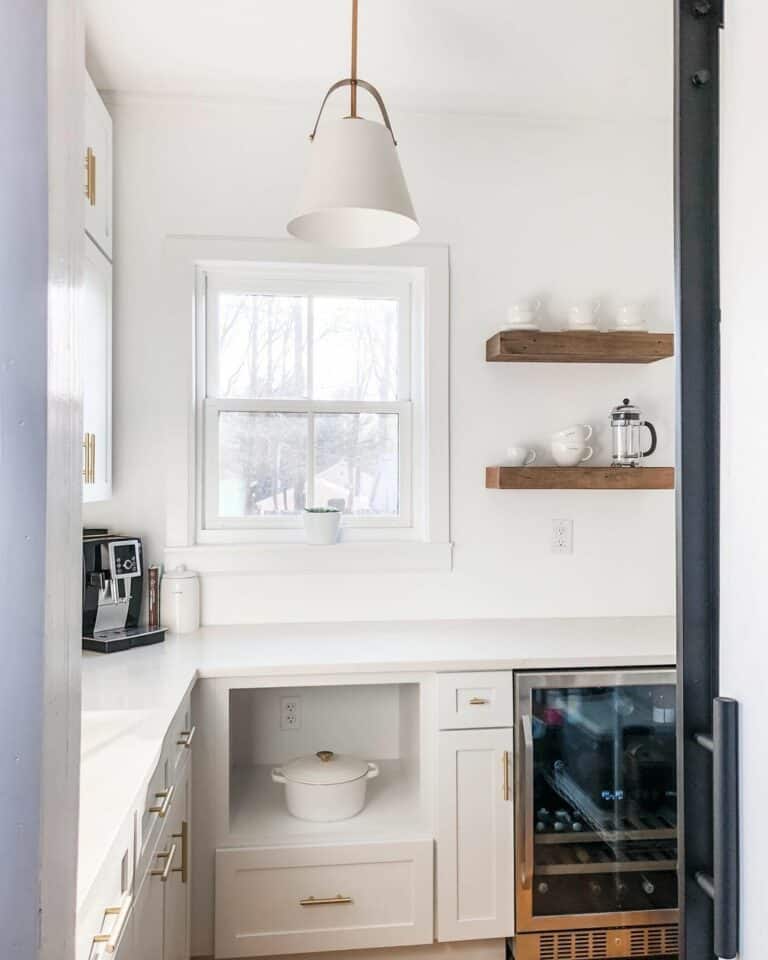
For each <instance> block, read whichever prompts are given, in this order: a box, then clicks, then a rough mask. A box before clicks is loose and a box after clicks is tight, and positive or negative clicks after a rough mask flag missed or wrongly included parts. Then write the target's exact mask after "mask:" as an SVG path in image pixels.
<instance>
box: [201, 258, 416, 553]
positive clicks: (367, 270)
mask: <svg viewBox="0 0 768 960" xmlns="http://www.w3.org/2000/svg"><path fill="white" fill-rule="evenodd" d="M418 273H419V272H418V271H414V270H412V269H403V268H401V267H396V268H391V267H386V266H381V267H379V266H370V265H365V266H363V265H352V264H330V263H325V264H316V263H309V262H291V263H275V262H259V261H257V262H249V263H243V262H239V263H227V262H221V261H218V262H216V261H214V262H198V263H197V264H196V314H197V338H196V339H197V350H196V354H197V356H196V365H197V371H198V376H197V382H198V392H197V414H198V415H197V421H198V429H197V449H196V463H197V469H196V474H197V476H196V483H197V497H196V500H197V516H196V540H197V542H198V543H210V544H217V543H219V544H220V543H247V542H253V543H258V542H270V543H274V542H278V543H279V542H284V543H291V542H301V541H303V538H304V534H303V523H302V518H301V514H300V513H299V514H293V515H286V516H268V517H221V516H219V515H218V469H219V457H218V452H219V451H218V415H219V413H220V412H221V411H233V412H264V413H269V412H284V413H292V412H295V413H306V414H307V417H308V423H309V428H310V434H309V438H308V457H309V461H308V463H310V464H311V458H312V455H313V452H314V451H313V435H312V432H311V431H312V427H313V423H314V417H315V416H316V415H317V414H322V413H367V412H369V413H393V414H396V415H397V416H398V454H399V461H398V487H399V490H398V494H399V507H400V511H399V514H398V515H397V516H392V517H387V516H380V517H367V516H356V515H353V514H344V515H343V517H342V526H343V530H344V533H343V537H344V539H345V540H352V541H355V540H374V539H375V540H389V539H417V540H424V539H427V536H426V534H427V530H426V523H427V517H426V504H423V507H422V509H420V506H422V503H423V500H424V496H423V494H425V491H426V477H425V475H424V474H425V460H426V457H425V455H424V451H423V449H422V448H423V444H424V438H425V436H426V430H425V429H424V426H425V425H424V424H423V423H421V421H422V420H423V416H424V407H425V404H424V403H423V399H424V394H425V382H424V381H425V371H424V357H425V350H424V344H423V339H424V301H425V297H424V291H423V290H422V289H420V286H421V284H420V283H419V281H420V277H419V275H418ZM256 288H257V289H258V292H260V293H261V292H263V293H267V294H269V293H277V292H280V293H283V294H285V295H286V296H290V295H293V294H296V295H300V296H308V297H309V298H310V306H309V308H308V318H307V330H306V337H307V347H306V349H307V354H306V357H307V393H308V394H309V393H310V392H311V377H312V309H311V298H312V297H316V296H323V295H331V296H343V295H348V296H360V297H361V298H364V297H381V298H386V299H395V298H396V299H397V300H398V302H399V303H400V309H399V311H398V319H399V331H398V347H399V356H398V396H397V399H395V400H391V401H364V400H360V401H322V400H314V399H310V398H309V397H305V398H300V399H297V398H292V399H269V400H252V399H238V398H226V399H224V398H220V397H218V396H211V394H212V393H216V392H217V384H216V376H217V369H216V368H217V359H218V325H217V323H216V322H209V316H208V312H209V307H210V304H211V303H212V301H213V299H214V297H215V296H216V295H217V294H218V293H219V292H220V291H222V290H225V291H226V292H233V293H238V292H243V293H244V292H248V293H253V292H254V289H256ZM311 478H312V471H311V468H310V469H308V482H309V484H310V491H309V494H310V497H311V483H312V479H311ZM420 495H421V496H420Z"/></svg>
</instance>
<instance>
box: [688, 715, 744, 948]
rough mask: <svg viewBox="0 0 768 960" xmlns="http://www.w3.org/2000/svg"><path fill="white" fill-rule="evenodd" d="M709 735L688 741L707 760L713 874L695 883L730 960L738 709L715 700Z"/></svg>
mask: <svg viewBox="0 0 768 960" xmlns="http://www.w3.org/2000/svg"><path fill="white" fill-rule="evenodd" d="M712 707H713V709H712V721H713V722H712V733H711V735H710V734H707V733H696V734H694V740H695V741H696V743H698V745H699V746H700V747H703V748H704V749H705V750H708V751H709V752H711V754H712V821H713V823H712V826H713V831H714V837H713V841H714V842H713V850H714V865H713V866H714V869H713V871H712V874H711V875H710V874H708V873H705V872H704V871H703V870H699V871H697V872H696V875H695V879H696V882H697V883H698V885H699V886H700V887H701V889H702V890H703V891H704V892H705V893H706V894H707V896H708V897H710V898H711V899H712V902H713V904H714V928H715V929H714V948H715V953H716V955H717V956H718V957H722V958H723V960H732V958H733V957H735V956H736V955H737V954H738V952H739V872H740V870H739V705H738V703H737V702H736V701H735V700H731V699H730V698H728V697H715V700H714V703H713V705H712Z"/></svg>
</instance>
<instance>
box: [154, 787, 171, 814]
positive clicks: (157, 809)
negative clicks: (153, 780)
mask: <svg viewBox="0 0 768 960" xmlns="http://www.w3.org/2000/svg"><path fill="white" fill-rule="evenodd" d="M175 790H176V787H168V789H167V790H161V791H160V792H159V793H156V794H155V798H156V799H158V800H159V799H162V801H163V802H162V803H158V804H155V805H153V806H151V807H150V808H149V812H150V813H156V814H158V816H161V817H164V816H165V815H166V813H168V808H169V807H170V806H171V801H172V800H173V794H174V791H175Z"/></svg>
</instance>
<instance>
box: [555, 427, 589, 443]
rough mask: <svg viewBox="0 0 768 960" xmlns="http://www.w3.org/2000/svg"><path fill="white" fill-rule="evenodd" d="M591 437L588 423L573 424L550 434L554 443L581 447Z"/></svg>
mask: <svg viewBox="0 0 768 960" xmlns="http://www.w3.org/2000/svg"><path fill="white" fill-rule="evenodd" d="M591 437H592V427H591V426H590V425H589V424H588V423H574V424H571V426H570V427H565V428H564V429H563V430H558V431H557V433H553V434H552V441H553V442H555V443H571V444H581V445H582V446H583V445H584V444H585V443H586V442H587V441H588V440H589V439H591Z"/></svg>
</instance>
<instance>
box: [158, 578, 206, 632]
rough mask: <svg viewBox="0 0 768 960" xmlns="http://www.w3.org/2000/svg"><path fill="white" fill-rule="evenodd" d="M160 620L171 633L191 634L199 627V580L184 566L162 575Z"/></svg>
mask: <svg viewBox="0 0 768 960" xmlns="http://www.w3.org/2000/svg"><path fill="white" fill-rule="evenodd" d="M160 619H161V621H162V624H163V626H164V627H165V628H166V629H168V630H170V631H171V633H191V632H192V630H197V628H198V627H199V626H200V579H199V577H198V576H197V574H196V573H195V572H194V571H192V570H187V568H186V567H185V566H184V564H181V565H180V566H178V567H176V569H175V570H168V571H166V573H164V574H163V579H162V580H161V581H160Z"/></svg>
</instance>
